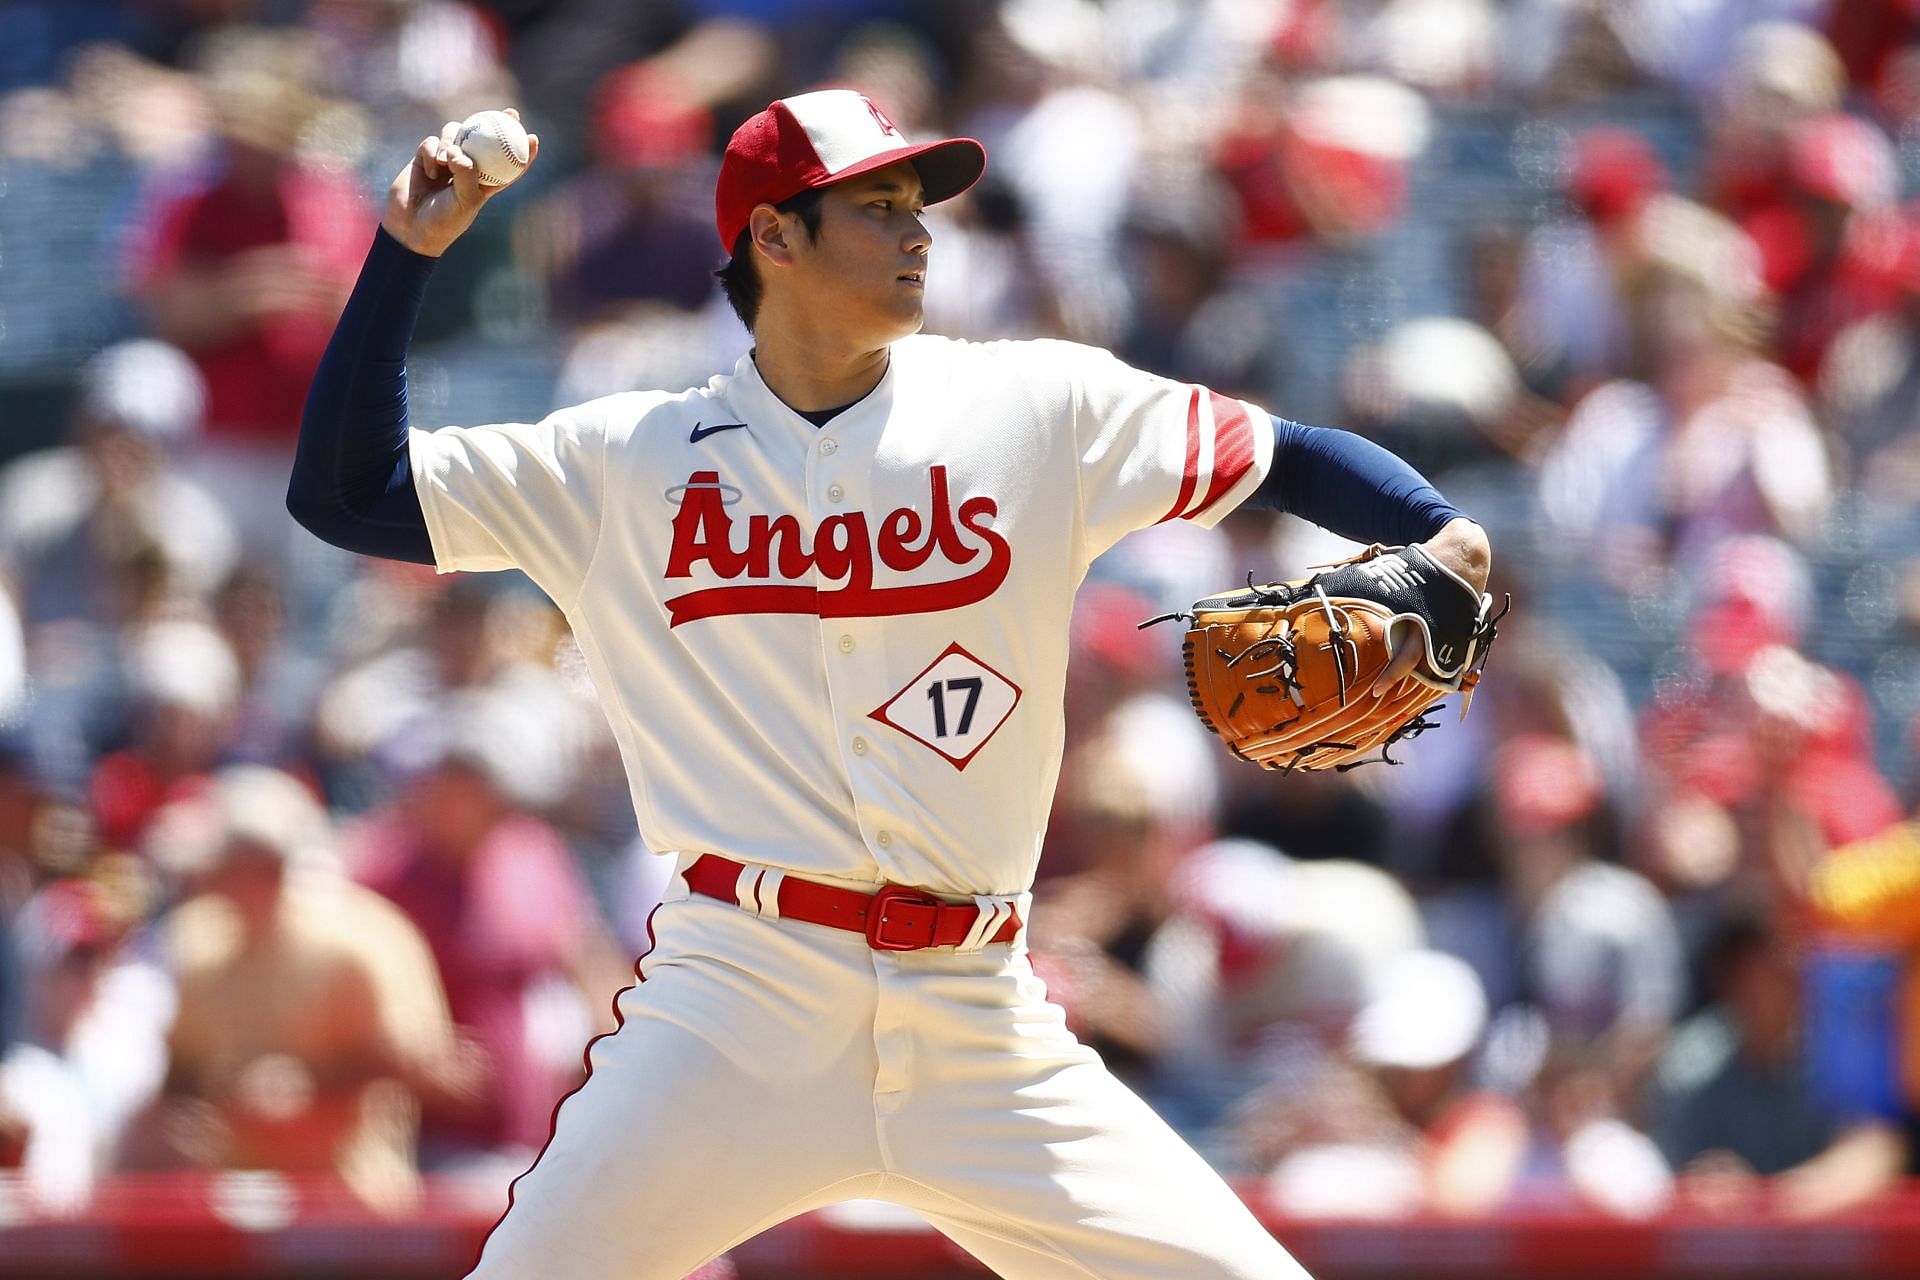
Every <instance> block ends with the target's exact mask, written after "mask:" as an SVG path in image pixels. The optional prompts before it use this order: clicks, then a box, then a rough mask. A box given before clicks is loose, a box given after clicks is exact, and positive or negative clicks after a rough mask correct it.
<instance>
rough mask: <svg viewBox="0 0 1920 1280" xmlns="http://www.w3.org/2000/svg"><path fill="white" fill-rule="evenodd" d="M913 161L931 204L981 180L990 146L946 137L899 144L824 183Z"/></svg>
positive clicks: (834, 184) (843, 179)
mask: <svg viewBox="0 0 1920 1280" xmlns="http://www.w3.org/2000/svg"><path fill="white" fill-rule="evenodd" d="M903 160H904V161H909V162H911V163H912V165H913V167H914V169H916V170H917V171H918V172H919V174H920V186H921V189H922V190H923V191H925V193H926V201H927V203H928V204H939V203H940V202H941V201H942V200H951V199H953V198H954V197H955V196H957V195H959V194H960V193H961V192H963V191H965V190H966V189H967V188H968V187H971V186H972V185H973V184H974V183H976V182H978V181H980V175H981V174H982V173H985V172H986V169H987V149H986V148H985V147H983V146H981V145H980V144H979V143H978V142H976V141H975V140H974V139H972V138H942V139H941V140H940V141H939V142H923V143H921V144H920V145H919V146H913V147H899V148H897V149H895V150H893V151H882V152H880V153H879V154H878V155H872V156H868V157H867V158H866V159H865V160H862V161H860V162H859V163H857V164H852V165H848V166H847V167H846V168H845V169H842V170H841V171H840V172H839V173H836V174H834V175H833V179H832V180H831V181H830V182H827V183H824V184H822V185H824V186H838V185H839V184H840V183H842V182H846V181H848V180H849V179H852V178H858V177H860V176H861V175H863V174H868V173H872V172H873V171H874V170H876V169H885V168H887V167H888V166H889V165H896V164H899V163H900V162H901V161H903Z"/></svg>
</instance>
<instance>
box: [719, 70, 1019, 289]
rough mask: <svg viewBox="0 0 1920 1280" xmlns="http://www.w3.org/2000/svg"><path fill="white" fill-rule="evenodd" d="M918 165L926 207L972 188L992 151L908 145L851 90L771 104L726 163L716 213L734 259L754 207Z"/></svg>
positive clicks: (952, 144) (737, 133)
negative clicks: (877, 171) (898, 166)
mask: <svg viewBox="0 0 1920 1280" xmlns="http://www.w3.org/2000/svg"><path fill="white" fill-rule="evenodd" d="M902 160H911V161H912V162H913V167H914V168H916V169H918V170H919V171H920V184H921V186H922V187H923V188H925V190H926V196H927V203H928V204H938V203H939V202H940V201H942V200H951V199H952V198H953V197H955V196H957V195H959V194H960V193H961V192H962V191H965V190H966V189H967V188H968V187H971V186H972V185H973V184H974V183H976V182H978V181H979V180H980V174H981V172H982V171H983V170H985V169H986V167H987V150H986V148H985V147H983V146H981V145H980V144H979V143H978V142H976V141H974V140H973V139H972V138H942V139H941V140H940V141H938V142H923V143H920V144H919V145H917V146H916V145H915V144H913V143H911V142H908V141H907V140H906V138H905V136H903V135H902V134H901V132H900V130H899V129H898V128H896V127H895V126H894V123H893V121H891V120H889V119H888V118H887V113H886V112H884V111H882V110H881V109H880V108H879V107H877V106H875V105H874V104H873V101H872V99H870V98H868V97H867V96H866V95H865V94H863V93H856V92H854V91H853V90H851V89H821V90H819V91H817V92H814V93H801V94H796V95H794V96H793V97H791V98H781V99H779V100H778V101H776V102H772V103H769V104H768V106H767V109H766V110H765V111H762V112H761V113H760V114H758V115H756V116H754V117H752V118H751V119H749V120H748V121H747V122H746V123H745V124H743V125H741V126H740V127H739V128H738V129H736V130H734V133H733V139H732V140H731V141H730V142H728V143H727V154H726V157H725V159H723V160H722V161H721V162H720V181H719V184H718V186H717V187H716V189H715V191H714V201H713V203H714V213H715V215H716V218H717V224H718V226H719V229H720V243H721V245H722V246H723V247H725V249H726V250H727V252H728V253H731V252H733V246H734V242H735V241H737V240H739V238H740V233H741V232H742V231H745V230H746V229H747V218H748V215H750V214H751V213H752V212H753V210H754V206H756V205H762V204H779V203H780V202H781V201H783V200H790V199H792V198H793V197H794V196H797V195H799V194H800V193H801V192H802V191H811V190H813V189H814V188H815V187H825V186H830V185H831V184H833V183H836V182H845V181H846V180H847V179H848V178H856V177H859V176H860V175H861V174H863V173H871V172H873V171H874V170H875V169H884V168H886V167H887V166H888V165H891V164H899V163H900V162H901V161H902Z"/></svg>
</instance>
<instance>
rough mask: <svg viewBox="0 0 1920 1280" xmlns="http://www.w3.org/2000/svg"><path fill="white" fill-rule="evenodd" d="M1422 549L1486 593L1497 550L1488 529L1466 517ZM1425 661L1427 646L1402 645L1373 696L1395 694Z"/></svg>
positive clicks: (1453, 522) (1375, 685)
mask: <svg viewBox="0 0 1920 1280" xmlns="http://www.w3.org/2000/svg"><path fill="white" fill-rule="evenodd" d="M1418 545H1419V546H1420V547H1422V548H1424V549H1425V551H1426V553H1427V554H1428V555H1430V556H1432V557H1433V559H1434V562H1435V563H1437V564H1439V565H1440V566H1441V567H1442V568H1444V569H1446V570H1448V571H1449V572H1451V573H1452V574H1454V576H1456V577H1457V578H1459V579H1460V581H1461V582H1463V583H1465V584H1466V585H1467V586H1468V587H1471V588H1472V589H1473V593H1474V594H1475V595H1477V596H1478V595H1484V594H1485V593H1486V590H1487V578H1488V576H1489V575H1490V574H1491V573H1492V571H1493V546H1492V544H1491V543H1489V542H1488V541H1487V531H1486V530H1485V529H1482V528H1481V527H1480V526H1479V525H1477V524H1475V523H1474V522H1473V521H1471V520H1468V519H1467V518H1466V517H1464V516H1462V517H1460V518H1458V519H1455V520H1449V521H1448V522H1447V523H1446V525H1445V526H1443V527H1442V528H1441V530H1440V532H1439V533H1436V534H1435V535H1434V536H1433V537H1431V538H1429V539H1427V540H1426V541H1425V542H1422V543H1419V544H1418ZM1425 657H1426V651H1425V649H1424V647H1423V646H1420V645H1412V644H1409V645H1402V646H1401V647H1400V652H1398V653H1396V654H1394V656H1393V661H1391V662H1389V663H1388V664H1387V669H1386V670H1385V671H1382V672H1381V673H1380V677H1379V679H1377V680H1375V681H1374V682H1373V689H1372V693H1373V696H1374V697H1376V698H1378V697H1381V696H1383V695H1384V694H1386V693H1388V692H1390V691H1392V690H1393V689H1394V688H1395V687H1396V686H1398V685H1399V683H1400V682H1401V681H1402V680H1404V679H1405V678H1406V677H1408V676H1410V675H1412V674H1413V673H1414V672H1415V671H1416V670H1417V669H1418V668H1419V666H1420V663H1421V661H1422V660H1423V659H1424V658H1425Z"/></svg>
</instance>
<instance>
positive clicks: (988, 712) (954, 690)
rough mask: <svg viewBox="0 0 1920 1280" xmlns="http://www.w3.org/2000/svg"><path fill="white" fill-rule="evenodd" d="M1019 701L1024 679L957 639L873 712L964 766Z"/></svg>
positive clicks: (909, 735)
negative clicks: (996, 666) (1000, 669)
mask: <svg viewBox="0 0 1920 1280" xmlns="http://www.w3.org/2000/svg"><path fill="white" fill-rule="evenodd" d="M1019 702H1020V686H1019V685H1016V684H1015V683H1014V682H1013V681H1011V680H1009V679H1007V678H1006V677H1005V676H1003V675H1001V674H1000V673H999V672H998V671H995V670H994V669H993V668H992V667H990V666H988V665H987V664H986V663H984V662H982V661H980V659H978V658H976V657H974V656H973V655H972V654H970V653H968V652H967V651H966V650H965V649H962V648H961V647H960V645H959V644H958V643H957V642H956V643H954V644H950V645H948V646H947V649H946V652H945V653H942V654H941V655H940V656H939V657H937V658H935V659H934V660H933V661H932V662H931V663H930V664H928V666H927V669H926V670H925V671H922V672H921V673H920V674H919V675H917V676H915V677H914V678H913V681H912V682H911V683H910V684H908V685H907V687H906V688H904V689H902V690H901V691H900V692H898V693H896V694H894V695H893V696H892V697H891V698H888V699H887V700H886V701H885V702H883V703H881V704H880V706H879V707H877V708H875V709H874V710H872V711H869V712H868V713H867V715H868V717H869V718H871V719H874V720H878V721H879V722H880V723H881V724H884V725H887V726H888V727H890V728H894V729H898V730H899V731H900V732H901V733H904V734H906V735H907V736H908V737H909V738H912V739H913V740H914V741H915V742H918V743H919V744H920V745H922V746H924V747H931V748H932V749H933V750H934V751H936V752H938V753H939V754H940V755H941V756H942V757H944V758H945V759H946V761H947V763H948V764H951V765H952V766H953V767H954V768H956V769H964V768H966V767H967V762H968V761H970V760H972V759H973V758H974V756H976V755H978V754H979V752H980V748H982V747H984V746H986V745H987V739H989V738H991V737H993V735H994V734H995V733H996V732H997V731H998V730H999V728H1000V726H1001V725H1003V724H1005V723H1006V722H1007V717H1008V716H1010V715H1012V714H1013V709H1014V707H1015V706H1017V705H1018V704H1019Z"/></svg>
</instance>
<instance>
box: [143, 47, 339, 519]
mask: <svg viewBox="0 0 1920 1280" xmlns="http://www.w3.org/2000/svg"><path fill="white" fill-rule="evenodd" d="M310 61H311V58H310V50H309V48H308V46H307V45H305V44H304V43H302V38H301V37H300V36H298V35H297V34H295V33H266V32H240V33H236V34H234V35H232V36H231V38H229V39H228V40H226V41H223V42H222V43H221V44H220V45H219V46H217V48H216V52H215V54H214V56H213V58H212V59H211V65H210V67H209V68H208V72H207V87H208V91H209V94H210V96H211V97H212V99H213V102H214V108H215V116H216V125H217V129H218V133H219V147H218V150H217V152H216V155H215V158H214V161H213V163H212V164H211V165H210V166H209V167H208V168H207V169H206V170H205V171H204V172H202V173H200V174H199V175H197V178H196V180H194V181H191V182H189V183H187V184H184V185H178V186H174V187H172V188H170V189H163V190H162V191H160V192H159V193H158V194H157V195H156V196H155V197H154V198H153V199H152V201H151V203H150V204H149V206H148V208H147V209H146V210H145V212H144V215H143V216H142V217H141V219H140V220H139V222H138V224H137V226H136V231H135V238H134V241H133V243H132V244H131V245H130V253H129V261H130V268H131V270H130V274H129V280H128V288H129V291H130V292H131V293H132V294H133V295H134V297H135V298H136V299H137V300H138V301H140V302H141V303H142V304H143V305H144V306H145V308H146V311H147V315H148V318H149V322H150V324H151V326H152V328H153V330H154V332H155V333H156V334H158V335H159V336H161V337H164V338H166V339H167V340H168V341H170V342H172V343H173V344H174V345H176V346H178V347H180V348H182V349H183V350H185V351H186V352H187V353H188V354H189V355H191V356H192V357H193V358H194V360H195V361H196V362H197V363H198V364H199V366H200V368H201V371H202V372H203V373H204V374H205V375H206V380H207V413H206V427H205V432H204V437H203V441H202V450H201V452H202V453H204V454H208V455H210V456H209V457H208V458H207V462H208V464H209V465H208V466H207V467H206V468H205V469H204V470H205V472H206V474H205V475H204V478H206V479H209V480H212V481H214V482H215V484H216V487H217V491H219V492H221V493H223V494H226V495H229V496H230V497H231V498H232V499H233V500H234V501H236V502H237V503H240V504H242V505H247V504H248V503H249V501H250V496H251V495H254V494H264V495H266V496H267V497H270V498H271V500H272V501H271V515H272V516H273V518H274V527H276V528H279V527H281V526H284V524H285V520H284V518H283V513H281V512H280V510H279V507H280V502H279V492H280V490H281V489H282V488H284V487H285V486H284V480H285V475H286V468H287V465H288V461H289V458H290V457H291V454H292V450H293V440H294V436H295V434H296V432H297V431H298V428H299V422H300V410H301V408H302V406H303V405H304V404H305V402H306V395H307V384H308V383H309V382H311V381H312V379H313V371H314V370H315V368H317V367H318V366H319V363H320V353H321V352H322V351H323V350H325V348H326V344H327V338H328V336H329V335H330V334H331V333H332V332H333V322H334V321H335V320H336V319H337V318H338V317H339V314H340V309H341V308H342V307H343V306H344V305H345V304H346V298H347V293H348V291H349V290H350V289H351V288H352V286H353V280H354V275H355V272H356V270H357V268H358V266H359V263H360V259H361V257H362V255H363V253H364V251H365V248H366V243H367V240H368V238H369V237H370V236H371V234H372V222H373V219H372V215H371V213H370V211H369V210H367V209H366V208H365V207H364V206H363V204H362V201H361V200H360V197H359V194H358V191H357V188H356V186H355V184H354V182H353V178H352V174H351V172H350V171H348V170H347V169H346V168H345V166H344V165H342V166H340V167H339V168H327V167H323V165H322V163H321V161H322V160H323V159H324V156H325V154H326V153H325V148H324V146H323V145H322V144H320V143H319V142H318V141H317V139H316V133H317V126H318V125H319V124H321V123H322V122H323V121H324V119H325V116H324V114H323V107H324V104H323V103H322V102H321V101H320V99H318V98H317V97H316V96H315V95H314V94H313V93H312V92H311V90H310V89H309V87H308V86H309V83H310V72H311V67H310ZM269 478H271V481H272V483H267V480H268V479H269ZM254 481H258V483H253V482H254ZM254 505H262V504H254ZM245 514H246V513H242V520H241V523H242V524H243V526H245V527H246V529H247V531H248V532H250V533H251V532H256V531H257V528H258V525H259V522H258V521H249V520H247V519H246V518H245ZM250 541H251V539H250Z"/></svg>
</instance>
